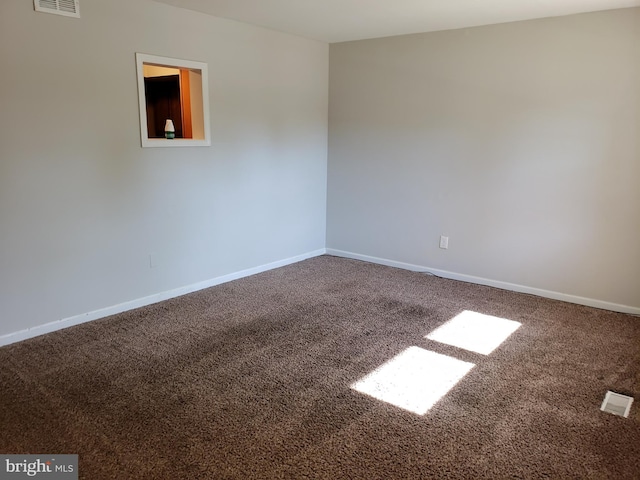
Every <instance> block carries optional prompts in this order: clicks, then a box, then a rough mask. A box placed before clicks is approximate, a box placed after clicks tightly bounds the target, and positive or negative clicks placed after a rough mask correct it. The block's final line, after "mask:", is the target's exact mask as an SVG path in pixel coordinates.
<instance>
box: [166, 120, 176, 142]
mask: <svg viewBox="0 0 640 480" xmlns="http://www.w3.org/2000/svg"><path fill="white" fill-rule="evenodd" d="M164 136H165V138H168V139H173V138H176V127H175V126H174V125H173V120H171V119H169V118H168V119H167V121H166V122H165V124H164Z"/></svg>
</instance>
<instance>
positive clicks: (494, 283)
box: [326, 248, 640, 315]
mask: <svg viewBox="0 0 640 480" xmlns="http://www.w3.org/2000/svg"><path fill="white" fill-rule="evenodd" d="M326 253H327V254H328V255H335V256H336V257H344V258H352V259H354V260H363V261H365V262H370V263H377V264H380V265H386V266H389V267H396V268H402V269H404V270H411V271H413V272H424V273H432V274H434V275H438V276H440V277H444V278H450V279H452V280H461V281H463V282H469V283H477V284H480V285H487V286H490V287H496V288H501V289H503V290H511V291H514V292H520V293H530V294H532V295H537V296H539V297H545V298H551V299H554V300H562V301H564V302H569V303H576V304H579V305H586V306H588V307H595V308H602V309H604V310H612V311H614V312H621V313H629V314H631V315H640V308H638V307H632V306H629V305H621V304H618V303H611V302H605V301H602V300H595V299H592V298H586V297H579V296H577V295H569V294H566V293H559V292H553V291H551V290H543V289H540V288H533V287H527V286H525V285H518V284H515V283H508V282H501V281H498V280H491V279H488V278H482V277H475V276H473V275H464V274H462V273H455V272H449V271H446V270H439V269H436V268H429V267H425V266H422V265H413V264H410V263H404V262H397V261H395V260H388V259H386V258H378V257H371V256H369V255H360V254H359V253H353V252H345V251H343V250H335V249H332V248H327V249H326Z"/></svg>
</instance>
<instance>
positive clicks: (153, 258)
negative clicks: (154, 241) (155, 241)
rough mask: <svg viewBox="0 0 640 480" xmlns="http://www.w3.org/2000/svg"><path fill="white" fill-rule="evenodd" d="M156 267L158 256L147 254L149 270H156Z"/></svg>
mask: <svg viewBox="0 0 640 480" xmlns="http://www.w3.org/2000/svg"><path fill="white" fill-rule="evenodd" d="M157 266H158V254H157V253H150V254H149V268H156V267H157Z"/></svg>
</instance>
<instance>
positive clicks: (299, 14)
mask: <svg viewBox="0 0 640 480" xmlns="http://www.w3.org/2000/svg"><path fill="white" fill-rule="evenodd" d="M155 1H157V2H161V3H167V4H170V5H175V6H177V7H182V8H187V9H190V10H195V11H198V12H203V13H207V14H210V15H215V16H217V17H224V18H230V19H233V20H238V21H241V22H245V23H251V24H253V25H259V26H262V27H266V28H270V29H273V30H278V31H281V32H286V33H291V34H294V35H299V36H302V37H306V38H311V39H315V40H320V41H323V42H328V43H334V42H344V41H349V40H361V39H365V38H377V37H388V36H391V35H404V34H408V33H418V32H433V31H437V30H449V29H454V28H465V27H472V26H478V25H490V24H495V23H505V22H513V21H518V20H530V19H533V18H544V17H557V16H562V15H570V14H574V13H583V12H594V11H598V10H611V9H616V8H627V7H637V6H640V0H155Z"/></svg>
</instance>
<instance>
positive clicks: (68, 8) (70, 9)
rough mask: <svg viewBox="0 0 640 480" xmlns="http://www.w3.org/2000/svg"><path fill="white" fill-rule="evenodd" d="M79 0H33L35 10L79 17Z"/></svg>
mask: <svg viewBox="0 0 640 480" xmlns="http://www.w3.org/2000/svg"><path fill="white" fill-rule="evenodd" d="M79 3H80V0H33V6H34V8H35V10H36V12H45V13H54V14H56V15H65V16H67V17H76V18H80V5H79Z"/></svg>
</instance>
